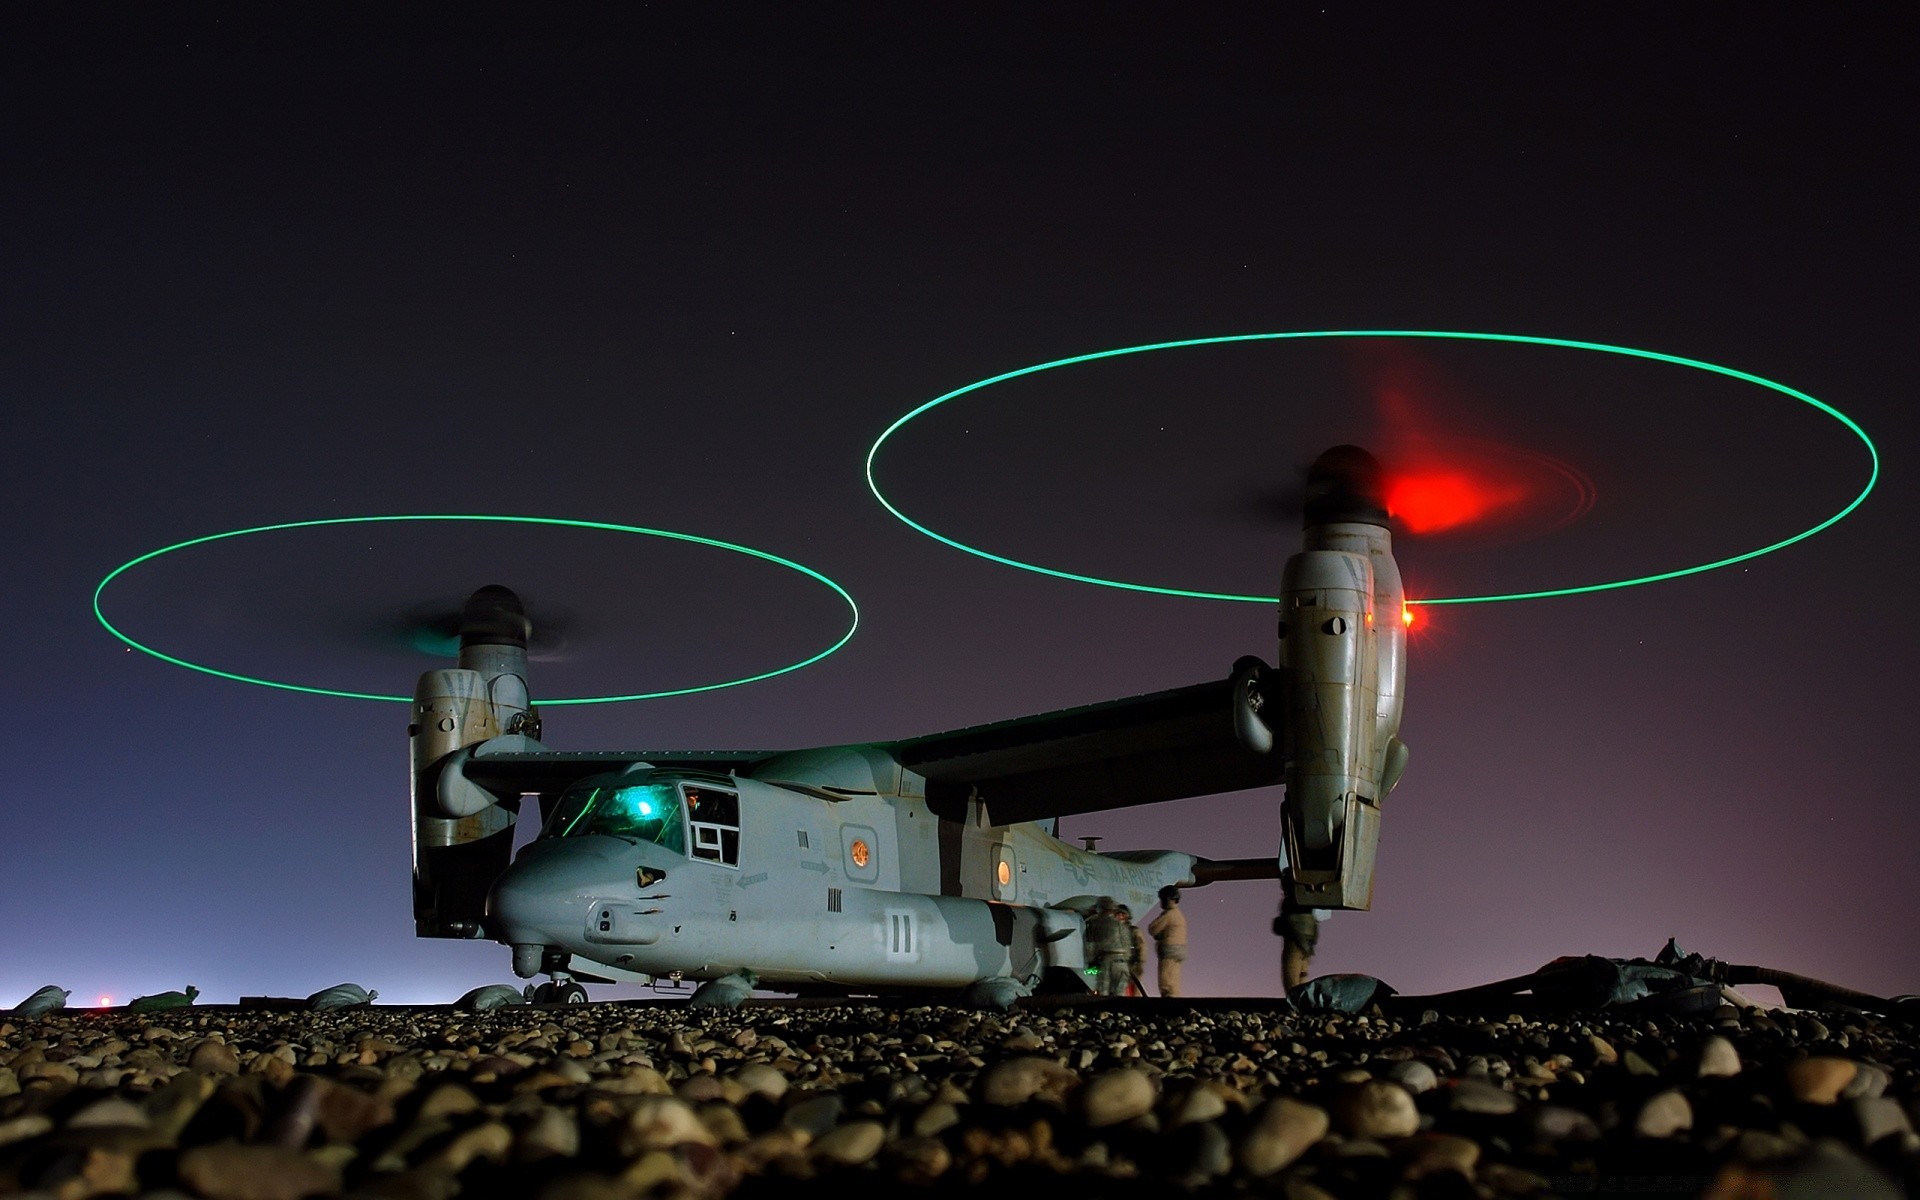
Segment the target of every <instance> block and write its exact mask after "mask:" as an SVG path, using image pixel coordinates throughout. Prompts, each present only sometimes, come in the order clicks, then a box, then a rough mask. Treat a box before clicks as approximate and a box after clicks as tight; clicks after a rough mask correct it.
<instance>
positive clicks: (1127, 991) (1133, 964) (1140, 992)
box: [1114, 904, 1147, 996]
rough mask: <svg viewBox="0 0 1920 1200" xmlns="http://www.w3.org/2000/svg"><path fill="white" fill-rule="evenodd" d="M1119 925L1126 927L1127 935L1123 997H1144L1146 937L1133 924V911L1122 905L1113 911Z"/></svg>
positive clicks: (1145, 988)
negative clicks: (1143, 973)
mask: <svg viewBox="0 0 1920 1200" xmlns="http://www.w3.org/2000/svg"><path fill="white" fill-rule="evenodd" d="M1114 911H1115V913H1116V914H1117V915H1118V916H1119V918H1120V920H1121V923H1122V924H1124V925H1125V926H1126V934H1127V986H1126V987H1124V988H1122V989H1121V994H1122V995H1125V996H1144V995H1146V994H1147V985H1146V983H1145V982H1144V981H1143V980H1142V979H1141V973H1142V972H1143V971H1145V970H1146V969H1147V935H1146V934H1144V933H1141V932H1140V927H1139V926H1138V925H1135V924H1134V923H1133V909H1131V908H1129V907H1127V906H1126V905H1124V904H1122V905H1120V906H1119V907H1118V908H1117V909H1115V910H1114Z"/></svg>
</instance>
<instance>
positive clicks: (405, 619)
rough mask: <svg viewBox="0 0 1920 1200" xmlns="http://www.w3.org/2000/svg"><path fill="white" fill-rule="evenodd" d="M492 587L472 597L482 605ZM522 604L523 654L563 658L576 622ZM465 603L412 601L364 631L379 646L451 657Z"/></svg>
mask: <svg viewBox="0 0 1920 1200" xmlns="http://www.w3.org/2000/svg"><path fill="white" fill-rule="evenodd" d="M492 590H493V589H492V588H483V589H481V590H480V591H479V592H476V593H474V596H473V597H472V600H473V601H478V602H480V603H481V604H482V605H483V606H484V604H485V597H486V595H487V593H488V592H490V591H492ZM501 590H503V591H504V589H501ZM511 595H512V593H508V596H511ZM524 603H525V612H526V617H525V619H526V620H527V621H528V622H529V623H530V624H531V626H532V631H531V633H530V635H529V636H528V638H527V657H528V658H530V659H533V660H534V661H536V662H540V661H545V662H552V661H556V660H559V659H564V658H565V657H566V656H567V651H568V649H569V647H570V646H571V645H572V644H573V643H574V642H575V641H577V640H578V639H579V637H580V636H581V630H580V622H579V621H578V620H577V619H576V618H575V617H574V615H573V614H572V613H570V612H567V611H565V610H560V609H554V608H550V607H547V606H545V605H541V604H537V603H534V602H532V601H525V602H524ZM469 604H470V601H469V598H468V597H460V598H458V599H446V600H436V601H432V602H430V603H425V604H416V605H413V606H411V607H409V608H407V609H405V610H403V611H401V612H399V613H394V614H392V615H389V616H384V617H380V618H378V619H376V620H375V621H373V622H372V623H370V624H369V625H368V626H366V628H365V630H364V632H365V634H366V635H367V636H369V637H371V638H372V639H373V640H375V641H377V642H379V643H380V644H382V645H386V646H398V647H405V648H407V649H411V650H416V651H418V652H420V653H422V654H430V655H433V656H434V657H436V658H454V657H457V656H458V655H459V653H460V630H461V625H462V622H463V620H464V619H465V617H466V616H467V615H468V607H469ZM501 616H502V619H506V616H507V614H505V613H504V612H503V613H502V614H501Z"/></svg>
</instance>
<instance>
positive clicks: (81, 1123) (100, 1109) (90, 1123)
mask: <svg viewBox="0 0 1920 1200" xmlns="http://www.w3.org/2000/svg"><path fill="white" fill-rule="evenodd" d="M1903 1115H1904V1114H1903ZM151 1124H152V1121H151V1119H150V1118H148V1116H147V1113H146V1110H145V1109H142V1108H141V1107H140V1106H139V1105H137V1104H135V1103H133V1102H132V1101H131V1100H126V1099H123V1098H121V1097H119V1096H107V1097H105V1098H103V1099H100V1100H95V1101H94V1102H93V1103H92V1104H89V1105H87V1106H86V1107H85V1108H83V1109H81V1110H80V1111H79V1112H76V1113H74V1114H73V1115H72V1116H70V1117H68V1118H67V1128H68V1129H145V1128H147V1127H148V1126H149V1125H151Z"/></svg>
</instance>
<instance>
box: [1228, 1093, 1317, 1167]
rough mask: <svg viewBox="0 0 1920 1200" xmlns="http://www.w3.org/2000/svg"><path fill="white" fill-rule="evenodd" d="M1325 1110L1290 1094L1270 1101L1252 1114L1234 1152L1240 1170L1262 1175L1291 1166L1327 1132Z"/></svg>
mask: <svg viewBox="0 0 1920 1200" xmlns="http://www.w3.org/2000/svg"><path fill="white" fill-rule="evenodd" d="M1330 1124H1331V1121H1330V1119H1329V1117H1328V1114H1327V1111H1326V1110H1325V1109H1323V1108H1320V1107H1319V1106H1317V1105H1313V1104H1306V1103H1303V1102H1302V1101H1299V1100H1295V1099H1294V1098H1292V1097H1291V1096H1282V1097H1279V1098H1278V1099H1275V1100H1269V1101H1267V1102H1266V1103H1265V1104H1264V1105H1262V1106H1261V1107H1260V1109H1259V1111H1258V1112H1256V1113H1255V1114H1254V1118H1253V1124H1252V1125H1251V1127H1249V1128H1248V1130H1247V1132H1246V1134H1245V1136H1244V1137H1242V1138H1241V1139H1240V1145H1239V1147H1238V1149H1237V1150H1236V1153H1235V1158H1236V1159H1237V1160H1238V1161H1239V1163H1240V1168H1241V1170H1243V1171H1245V1172H1246V1173H1247V1174H1249V1175H1253V1176H1256V1177H1260V1178H1264V1177H1266V1176H1269V1175H1272V1174H1274V1173H1275V1172H1276V1171H1280V1170H1282V1169H1284V1168H1286V1167H1287V1166H1289V1165H1291V1164H1292V1163H1293V1162H1294V1161H1295V1160H1296V1159H1298V1158H1299V1157H1300V1156H1301V1155H1302V1154H1304V1153H1306V1151H1307V1149H1308V1147H1310V1146H1312V1145H1313V1144H1314V1143H1316V1142H1318V1141H1319V1140H1320V1139H1321V1138H1323V1137H1325V1136H1326V1135H1327V1129H1328V1127H1329V1125H1330Z"/></svg>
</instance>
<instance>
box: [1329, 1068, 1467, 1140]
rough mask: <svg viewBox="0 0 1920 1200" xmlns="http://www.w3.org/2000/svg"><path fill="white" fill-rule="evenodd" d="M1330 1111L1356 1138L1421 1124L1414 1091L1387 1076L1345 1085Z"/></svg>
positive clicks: (1408, 1131) (1403, 1133)
mask: <svg viewBox="0 0 1920 1200" xmlns="http://www.w3.org/2000/svg"><path fill="white" fill-rule="evenodd" d="M1495 1090H1496V1091H1497V1090H1498V1089H1495ZM1330 1115H1331V1116H1332V1117H1333V1124H1334V1126H1335V1128H1337V1129H1339V1130H1340V1132H1342V1133H1345V1134H1348V1135H1350V1136H1352V1137H1356V1138H1398V1137H1408V1136H1410V1135H1412V1134H1413V1133H1414V1132H1416V1131H1417V1130H1418V1129H1419V1128H1420V1110H1419V1109H1417V1108H1415V1107H1414V1104H1413V1093H1411V1092H1409V1091H1407V1089H1405V1088H1403V1087H1401V1086H1400V1085H1399V1084H1397V1083H1389V1082H1388V1081H1386V1080H1384V1079H1370V1080H1368V1081H1367V1082H1365V1083H1357V1084H1353V1085H1351V1086H1348V1087H1345V1088H1342V1089H1341V1090H1340V1092H1339V1093H1338V1094H1337V1095H1336V1096H1335V1097H1334V1099H1333V1104H1332V1105H1331V1112H1330Z"/></svg>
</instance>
